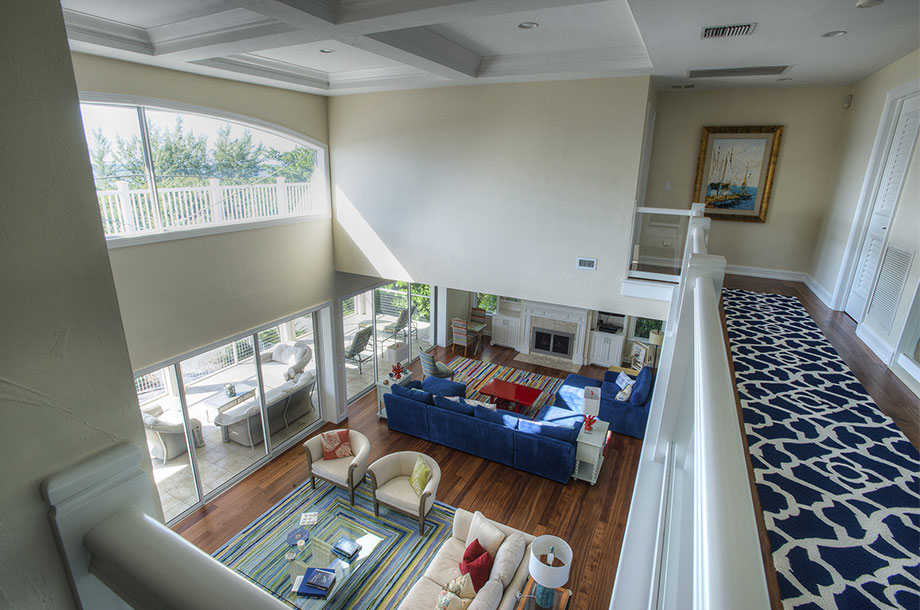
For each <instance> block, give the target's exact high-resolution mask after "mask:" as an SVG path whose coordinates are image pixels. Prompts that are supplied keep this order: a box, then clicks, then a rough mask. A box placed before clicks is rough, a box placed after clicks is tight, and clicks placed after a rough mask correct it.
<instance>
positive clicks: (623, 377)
mask: <svg viewBox="0 0 920 610" xmlns="http://www.w3.org/2000/svg"><path fill="white" fill-rule="evenodd" d="M615 383H616V384H617V385H618V386H619V387H620V389H621V390H625V389H626V386H630V385H632V384H633V380H632V378H630V376H629V375H627V374H626V373H624V372H622V371H620V374H619V375H617V380H616V382H615Z"/></svg>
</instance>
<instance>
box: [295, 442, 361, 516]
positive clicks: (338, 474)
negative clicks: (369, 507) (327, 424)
mask: <svg viewBox="0 0 920 610" xmlns="http://www.w3.org/2000/svg"><path fill="white" fill-rule="evenodd" d="M327 432H336V431H335V430H327ZM348 440H349V442H350V443H351V451H352V453H354V456H349V457H343V458H338V459H336V460H324V459H323V439H322V435H321V434H317V435H316V436H314V437H312V438H309V439H307V442H305V443H304V444H303V449H304V451H305V452H306V454H307V470H309V471H310V485H312V486H313V489H316V479H322V480H324V481H328V482H329V483H332V484H333V485H335V486H336V487H341V488H342V489H347V490H348V499H349V501H350V502H351V504H352V506H354V504H355V488H356V487H357V486H358V485H360V484H361V481H363V480H364V475H365V474H366V473H367V458H368V456H369V455H370V452H371V443H370V441H368V440H367V437H366V436H364V435H363V434H361V433H360V432H357V431H355V430H349V431H348Z"/></svg>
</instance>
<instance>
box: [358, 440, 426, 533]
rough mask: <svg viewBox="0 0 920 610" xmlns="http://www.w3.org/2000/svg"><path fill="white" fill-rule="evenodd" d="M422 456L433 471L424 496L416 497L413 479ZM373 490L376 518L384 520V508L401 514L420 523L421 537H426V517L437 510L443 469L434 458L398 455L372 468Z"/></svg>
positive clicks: (423, 455) (395, 454)
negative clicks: (414, 470) (437, 496)
mask: <svg viewBox="0 0 920 610" xmlns="http://www.w3.org/2000/svg"><path fill="white" fill-rule="evenodd" d="M419 456H421V457H422V459H423V460H425V463H426V464H428V467H429V468H431V478H429V479H428V484H427V485H426V486H425V490H424V491H423V492H422V495H421V496H418V495H416V493H415V490H414V489H412V485H410V484H409V477H410V476H411V475H412V469H413V468H414V467H415V461H416V459H418V457H419ZM367 471H368V472H369V473H370V475H371V487H372V491H373V494H374V514H375V515H376V516H378V517H379V516H380V507H379V505H380V504H383V505H384V506H386V507H388V508H391V509H393V510H395V511H396V512H398V513H401V514H403V515H406V516H407V517H413V518H416V519H418V529H419V534H420V535H423V536H424V535H425V517H426V516H427V515H428V512H429V511H430V510H431V507H432V506H434V500H435V494H437V491H438V483H440V482H441V467H440V466H438V463H437V462H435V461H434V458H432V457H430V456H427V455H425V454H424V453H419V452H417V451H397V452H396V453H391V454H389V455H385V456H383V457H382V458H380V459H379V460H377V461H376V462H374V463H373V464H371V465H370V466H368V468H367Z"/></svg>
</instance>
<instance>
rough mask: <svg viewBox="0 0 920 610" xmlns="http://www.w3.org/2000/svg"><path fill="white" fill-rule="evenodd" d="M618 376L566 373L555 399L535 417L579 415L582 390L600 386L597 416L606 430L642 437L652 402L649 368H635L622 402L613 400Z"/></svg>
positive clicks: (549, 418) (551, 418)
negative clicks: (601, 377)
mask: <svg viewBox="0 0 920 610" xmlns="http://www.w3.org/2000/svg"><path fill="white" fill-rule="evenodd" d="M618 375H619V373H614V372H612V371H607V372H606V373H604V381H603V382H601V381H598V380H597V379H591V378H590V377H583V376H582V375H569V376H568V377H566V378H565V383H563V384H562V387H560V388H559V391H558V392H557V393H556V402H555V403H554V404H553V405H552V406H547V407H544V408H543V410H542V411H540V413H539V414H538V415H537V417H540V418H542V419H543V420H544V421H549V422H556V423H564V422H566V421H572V420H573V418H581V417H582V413H583V411H584V399H585V393H584V389H585V388H586V387H596V388H600V389H601V406H600V412H599V413H598V416H597V417H598V419H602V420H604V421H605V422H607V423H609V424H610V430H611V431H613V432H616V433H618V434H626V435H628V436H634V437H636V438H643V437H644V436H645V425H646V424H647V423H648V412H649V407H650V405H651V403H652V384H653V382H654V377H653V375H652V370H651V369H650V368H648V367H645V368H643V369H642V370H641V371H639V374H638V375H637V376H636V377H635V378H634V379H635V384H633V390H632V395H631V396H630V397H629V400H626V401H624V400H617V399H616V395H617V393H618V392H619V391H620V388H619V386H617V385H616V383H614V382H615V381H616V378H617V376H618ZM630 377H632V375H630Z"/></svg>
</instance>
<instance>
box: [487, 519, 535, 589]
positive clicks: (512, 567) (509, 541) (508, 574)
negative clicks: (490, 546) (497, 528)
mask: <svg viewBox="0 0 920 610" xmlns="http://www.w3.org/2000/svg"><path fill="white" fill-rule="evenodd" d="M526 548H527V542H526V541H525V540H524V535H523V534H522V533H520V532H515V533H513V534H511V535H510V536H508V537H507V538H505V541H504V542H502V545H501V546H500V547H499V548H498V553H496V554H495V563H493V564H492V572H491V573H490V574H489V580H497V581H499V582H501V583H502V587H503V588H504V587H507V586H508V583H510V582H511V579H512V578H513V577H514V573H515V572H517V569H518V566H520V565H521V560H522V559H524V549H526Z"/></svg>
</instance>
